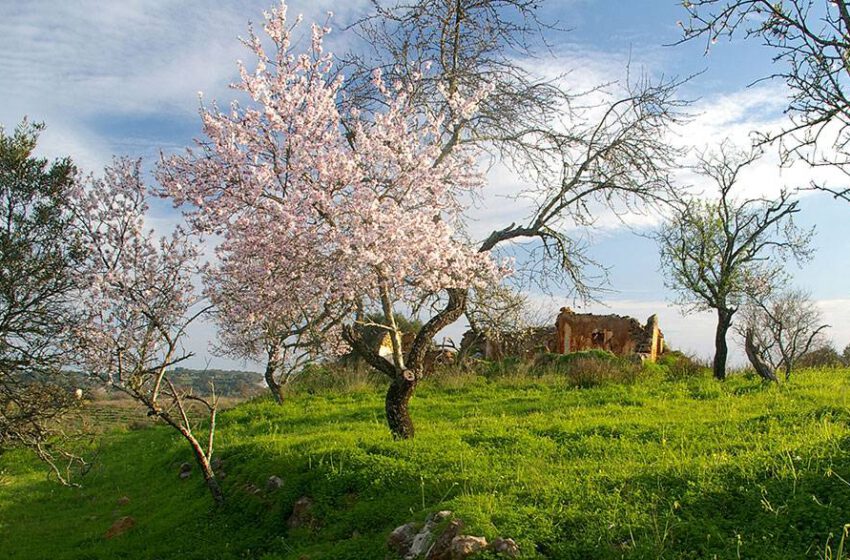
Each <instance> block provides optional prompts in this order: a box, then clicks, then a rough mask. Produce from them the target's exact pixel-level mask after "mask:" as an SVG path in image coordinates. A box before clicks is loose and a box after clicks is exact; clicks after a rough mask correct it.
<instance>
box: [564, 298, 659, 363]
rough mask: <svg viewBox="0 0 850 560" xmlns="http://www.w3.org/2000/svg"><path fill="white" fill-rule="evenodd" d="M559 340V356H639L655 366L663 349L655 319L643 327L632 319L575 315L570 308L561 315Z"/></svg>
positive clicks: (565, 309) (588, 314)
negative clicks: (583, 353) (596, 351)
mask: <svg viewBox="0 0 850 560" xmlns="http://www.w3.org/2000/svg"><path fill="white" fill-rule="evenodd" d="M556 339H557V340H556V348H557V352H558V353H559V354H566V353H568V352H581V351H584V350H593V349H599V350H607V351H609V352H611V353H613V354H617V355H619V356H629V355H632V354H639V355H641V356H642V357H643V358H645V359H647V360H649V361H653V362H654V361H655V360H656V358H657V357H658V356H659V355H660V354H661V353H662V352H663V348H664V335H663V334H661V330H660V329H659V328H658V317H657V316H656V315H653V316H652V317H650V318H649V320H648V321H647V323H646V325H641V324H640V323H639V322H638V321H637V319H634V318H632V317H623V316H620V315H594V314H592V313H575V312H573V311H572V310H571V309H569V308H567V307H565V308H562V309H561V313H560V314H559V315H558V319H557V321H556Z"/></svg>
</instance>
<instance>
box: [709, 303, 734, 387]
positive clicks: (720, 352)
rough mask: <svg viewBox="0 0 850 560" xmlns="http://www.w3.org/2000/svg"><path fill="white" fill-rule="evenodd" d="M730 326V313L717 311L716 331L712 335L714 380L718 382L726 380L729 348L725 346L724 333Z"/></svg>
mask: <svg viewBox="0 0 850 560" xmlns="http://www.w3.org/2000/svg"><path fill="white" fill-rule="evenodd" d="M731 325H732V312H731V311H728V310H726V309H718V310H717V331H716V332H715V334H714V364H713V370H714V378H715V379H718V380H720V381H723V380H724V379H726V358H727V356H728V355H729V347H728V346H727V344H726V333H727V332H729V327H730V326H731Z"/></svg>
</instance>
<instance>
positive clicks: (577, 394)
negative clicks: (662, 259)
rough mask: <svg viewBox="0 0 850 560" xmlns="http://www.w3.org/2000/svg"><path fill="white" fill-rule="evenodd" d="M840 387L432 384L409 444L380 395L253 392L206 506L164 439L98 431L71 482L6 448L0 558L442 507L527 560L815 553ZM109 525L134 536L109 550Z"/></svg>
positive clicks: (231, 431) (834, 527) (160, 548)
mask: <svg viewBox="0 0 850 560" xmlns="http://www.w3.org/2000/svg"><path fill="white" fill-rule="evenodd" d="M848 388H850V370H829V371H809V372H804V373H802V374H800V375H798V376H797V377H796V378H795V379H794V380H793V381H792V382H791V383H789V384H786V385H782V386H778V387H777V386H764V385H762V384H761V383H759V382H758V381H756V380H754V379H745V378H733V379H730V380H729V381H727V382H726V383H723V384H720V383H716V382H714V381H712V380H710V379H707V378H696V379H688V380H681V381H666V380H663V379H660V378H658V377H654V378H651V379H647V380H644V381H641V382H639V383H636V384H633V385H626V386H623V385H608V386H604V387H598V388H592V389H575V388H572V387H569V386H567V385H566V384H564V383H563V382H562V381H560V380H558V379H556V378H548V379H541V380H533V379H513V380H512V379H500V380H486V379H483V378H464V379H446V380H443V381H440V382H433V383H429V384H424V385H423V386H422V387H421V389H420V390H419V391H418V393H417V396H416V397H415V398H414V401H413V405H412V413H413V417H414V419H415V421H416V422H417V429H418V433H417V437H416V438H415V439H414V440H413V441H406V442H394V441H392V440H391V439H390V437H389V433H388V431H387V429H386V427H385V425H384V421H383V417H382V404H383V403H382V398H381V395H380V394H379V393H378V392H377V391H372V390H361V391H352V392H348V393H345V394H339V393H337V394H322V395H306V394H305V395H298V396H294V397H293V398H292V399H291V400H290V401H289V402H288V403H287V404H286V405H285V406H283V407H277V406H275V405H273V404H272V403H271V402H268V401H257V402H251V403H246V404H243V405H240V406H238V407H236V408H235V409H232V410H229V411H227V412H226V413H224V414H222V416H221V421H220V428H219V430H220V432H219V434H220V436H219V437H220V440H219V441H220V443H219V446H218V449H219V453H220V455H221V457H222V458H223V461H224V466H223V470H224V471H225V473H226V476H225V478H224V480H223V485H224V488H225V492H226V493H227V496H228V504H227V505H226V506H225V508H224V509H223V510H221V511H217V512H212V511H211V500H210V498H209V496H208V495H207V494H206V493H205V490H204V487H203V484H202V481H201V479H200V477H199V476H198V473H197V472H194V473H193V474H192V476H190V477H189V479H188V480H185V481H183V480H179V479H178V477H177V472H178V467H179V464H180V463H182V462H183V461H188V460H190V457H189V453H188V451H187V449H186V448H185V447H184V445H183V443H182V442H181V441H179V440H178V439H177V438H175V437H174V436H172V434H171V433H170V432H169V431H168V430H166V429H164V428H160V427H157V428H150V429H143V430H135V431H119V432H115V433H112V434H110V435H109V436H108V437H107V438H106V440H105V442H104V443H103V444H102V445H101V447H100V449H99V452H98V458H97V464H96V466H95V468H94V469H93V470H92V472H90V473H89V474H88V475H87V476H86V477H84V478H83V479H82V483H83V487H82V488H79V489H76V488H62V487H59V486H57V485H55V484H53V483H49V482H46V481H45V480H44V473H43V471H42V470H41V468H40V467H39V465H38V464H37V463H34V462H33V461H32V460H31V459H30V458H29V456H28V455H26V454H24V453H20V452H15V453H11V454H6V455H5V456H2V457H0V550H2V554H0V555H2V557H3V558H8V559H18V558H20V559H24V558H25V559H40V558H45V559H51V560H60V559H66V558H68V559H70V558H86V559H90V558H163V559H165V558H264V559H293V560H294V559H301V558H309V559H311V560H317V559H321V558H328V559H331V558H332V559H335V560H341V559H349V558H350V559H361V558H379V559H380V558H385V557H391V556H390V555H389V553H388V550H387V547H386V538H387V535H388V534H389V532H390V531H391V530H392V529H393V528H395V527H397V526H399V525H402V524H404V523H406V522H408V521H422V520H423V519H424V518H425V516H426V515H427V514H428V513H430V512H434V511H437V510H441V509H450V510H452V511H454V512H455V513H456V515H457V516H458V517H460V518H461V519H463V521H464V522H465V524H466V529H465V531H466V532H467V533H469V534H475V535H485V536H487V537H488V538H493V537H498V536H503V537H512V538H514V539H515V540H516V541H517V543H518V544H519V547H520V550H521V551H522V556H523V557H527V558H577V559H578V558H823V557H824V555H825V554H826V551H832V552H831V554H835V553H836V551H837V549H838V547H839V546H840V540H841V533H842V528H843V526H844V524H845V523H850V484H848V481H850V456H848V453H847V452H848V450H850V409H848V404H850V403H848ZM272 475H274V476H278V477H280V478H281V479H282V480H283V486H282V487H281V488H279V489H277V490H272V489H267V487H266V481H267V480H268V478H269V477H270V476H272ZM125 496H126V497H127V498H129V502H127V503H119V499H120V498H122V497H125ZM303 496H307V497H309V498H310V500H311V501H312V503H313V505H312V507H311V508H310V514H309V516H308V521H307V522H305V523H303V524H302V526H300V527H296V528H291V527H290V526H289V524H288V520H289V518H290V516H291V514H292V510H293V505H294V504H295V502H296V501H297V500H298V499H299V498H301V497H303ZM124 501H125V500H121V502H124ZM122 516H131V517H132V518H133V519H134V520H135V525H134V526H133V527H132V528H131V529H129V530H128V531H127V532H126V533H125V534H122V535H120V536H118V537H115V538H113V539H106V538H104V533H105V532H106V531H107V529H108V528H109V527H110V526H111V525H112V524H113V522H114V521H115V520H116V519H118V518H120V517H122ZM833 557H837V556H833Z"/></svg>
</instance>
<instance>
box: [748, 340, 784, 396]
mask: <svg viewBox="0 0 850 560" xmlns="http://www.w3.org/2000/svg"><path fill="white" fill-rule="evenodd" d="M744 350H745V351H746V352H747V358H748V359H749V360H750V363H751V364H752V365H753V369H755V370H756V373H757V374H758V375H759V377H761V378H762V379H764V380H765V381H775V382H777V383H778V382H779V380H778V379H777V378H776V374H775V373H774V372H773V369H771V367H770V366H769V365H767V364H766V363H764V360H762V359H761V357H760V356H759V350H758V348H757V347H756V344H755V340H754V339H753V330H752V329H747V332H746V334H745V335H744Z"/></svg>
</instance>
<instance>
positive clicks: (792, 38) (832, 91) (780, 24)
mask: <svg viewBox="0 0 850 560" xmlns="http://www.w3.org/2000/svg"><path fill="white" fill-rule="evenodd" d="M682 4H683V6H684V8H685V9H686V10H687V12H688V15H689V19H688V21H687V22H686V23H683V31H684V37H683V39H682V40H683V41H690V40H695V39H698V38H702V39H704V40H705V41H706V52H707V51H708V50H709V48H710V46H711V44H712V43H714V42H716V41H717V40H718V39H719V38H721V37H732V36H734V35H743V36H745V37H747V38H753V39H757V40H760V41H761V42H762V44H764V45H765V46H767V47H769V48H770V49H771V50H772V51H773V53H774V55H773V62H774V68H773V69H771V71H769V73H767V74H766V75H765V76H764V78H763V79H776V80H781V81H783V82H784V83H785V84H787V86H788V87H789V89H790V92H791V97H790V101H789V104H788V108H787V110H786V113H787V114H788V115H789V116H790V119H791V123H790V125H789V126H787V127H786V128H784V129H783V130H782V131H780V132H779V133H778V134H762V135H761V136H760V138H759V139H760V141H761V142H773V141H775V140H780V141H781V149H782V152H783V154H784V156H785V157H786V158H790V157H791V156H797V157H799V158H801V159H803V160H804V161H806V162H808V163H809V164H811V165H813V166H824V165H826V166H834V167H835V168H837V169H840V170H841V171H842V172H844V173H845V174H850V146H848V142H850V99H848V94H847V87H848V85H850V64H848V55H847V53H848V52H850V8H848V4H847V2H845V1H843V0H779V1H776V0H689V1H686V2H683V3H682ZM824 148H826V150H824ZM813 186H815V187H816V188H819V189H821V190H824V191H827V192H829V193H831V194H833V195H834V196H835V197H838V198H842V199H844V200H848V201H850V188H847V187H836V186H834V185H823V184H822V185H813Z"/></svg>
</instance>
